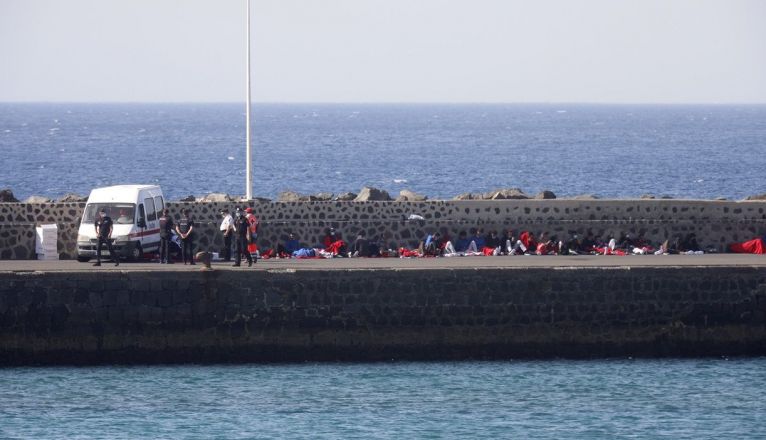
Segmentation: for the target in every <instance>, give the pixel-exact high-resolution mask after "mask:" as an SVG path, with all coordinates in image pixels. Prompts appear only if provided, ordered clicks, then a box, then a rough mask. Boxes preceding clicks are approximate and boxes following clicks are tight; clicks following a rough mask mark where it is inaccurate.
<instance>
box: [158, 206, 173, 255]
mask: <svg viewBox="0 0 766 440" xmlns="http://www.w3.org/2000/svg"><path fill="white" fill-rule="evenodd" d="M172 233H173V219H172V218H170V216H169V215H168V210H167V208H166V209H163V210H162V216H161V217H160V264H172V263H173V262H172V261H170V256H169V255H168V245H169V244H170V239H171V235H172Z"/></svg>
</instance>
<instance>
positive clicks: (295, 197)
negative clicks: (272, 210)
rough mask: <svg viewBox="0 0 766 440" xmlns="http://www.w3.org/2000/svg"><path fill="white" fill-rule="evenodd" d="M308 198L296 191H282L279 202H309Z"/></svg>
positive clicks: (278, 196) (278, 197)
mask: <svg viewBox="0 0 766 440" xmlns="http://www.w3.org/2000/svg"><path fill="white" fill-rule="evenodd" d="M308 200H309V197H308V196H304V195H302V194H298V193H297V192H295V191H282V192H281V193H279V195H277V202H307V201H308Z"/></svg>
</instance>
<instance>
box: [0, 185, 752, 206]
mask: <svg viewBox="0 0 766 440" xmlns="http://www.w3.org/2000/svg"><path fill="white" fill-rule="evenodd" d="M552 199H562V200H598V199H599V197H598V196H597V195H594V194H580V195H576V196H571V197H557V196H556V194H555V193H554V192H553V191H550V190H544V191H541V192H539V193H537V194H535V195H529V194H526V193H525V192H524V191H523V190H521V189H519V188H504V189H495V190H492V191H489V192H486V193H462V194H458V195H456V196H455V197H453V198H451V199H435V198H429V197H428V196H427V195H424V194H418V193H416V192H414V191H410V190H408V189H403V190H401V191H399V195H398V196H396V197H393V196H392V195H391V194H389V192H388V191H386V190H382V189H378V188H373V187H369V186H365V187H363V188H362V189H361V190H360V191H359V192H358V193H354V192H343V193H338V194H335V193H331V192H318V193H315V194H300V193H298V192H295V191H291V190H287V191H282V192H280V193H279V194H278V195H277V198H276V200H272V199H269V198H267V197H254V200H255V201H256V202H264V203H268V202H370V201H375V202H424V201H428V200H431V201H447V200H552ZM626 199H644V200H652V199H673V197H670V196H667V195H662V196H656V195H653V194H642V195H640V196H638V197H635V198H626ZM715 200H721V201H724V200H728V199H727V198H725V197H718V198H716V199H715ZM748 200H760V201H762V200H766V193H762V194H756V195H751V196H748V197H746V198H745V199H743V201H748ZM87 201H88V196H81V195H79V194H75V193H69V194H66V195H64V196H63V197H60V198H58V199H52V198H49V197H45V196H37V195H33V196H30V197H27V198H26V199H24V200H23V201H22V200H18V199H17V198H16V197H15V196H14V195H13V191H12V190H11V189H10V188H4V189H0V203H67V202H87ZM177 201H178V202H240V201H246V199H245V198H244V197H243V196H237V195H230V194H225V193H210V194H206V195H204V196H194V195H189V196H187V197H184V198H181V199H179V200H177Z"/></svg>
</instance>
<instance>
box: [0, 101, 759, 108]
mask: <svg viewBox="0 0 766 440" xmlns="http://www.w3.org/2000/svg"><path fill="white" fill-rule="evenodd" d="M39 104H46V105H51V104H53V105H242V104H243V103H242V102H239V101H0V105H39ZM252 105H253V106H258V105H285V106H289V105H322V106H349V105H363V106H373V105H374V106H455V107H458V106H559V105H570V106H589V107H600V106H603V107H628V106H630V107H736V106H748V107H762V106H766V102H588V101H561V102H555V101H550V102H547V101H527V102H481V101H475V102H469V101H465V102H459V101H458V102H456V101H444V102H441V101H430V102H429V101H358V102H357V101H262V102H253V103H252Z"/></svg>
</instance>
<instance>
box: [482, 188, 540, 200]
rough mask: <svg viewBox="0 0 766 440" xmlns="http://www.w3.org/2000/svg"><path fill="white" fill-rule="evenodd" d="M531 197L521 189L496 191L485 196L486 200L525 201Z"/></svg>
mask: <svg viewBox="0 0 766 440" xmlns="http://www.w3.org/2000/svg"><path fill="white" fill-rule="evenodd" d="M528 198H529V196H528V195H526V194H524V192H523V191H522V190H520V189H519V188H506V189H496V190H494V191H490V192H488V193H486V194H484V199H485V200H525V199H528Z"/></svg>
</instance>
